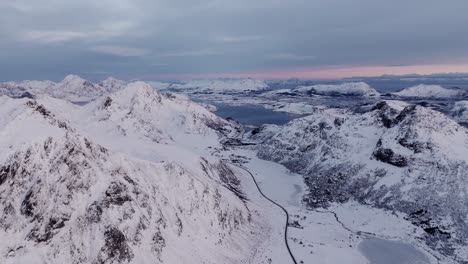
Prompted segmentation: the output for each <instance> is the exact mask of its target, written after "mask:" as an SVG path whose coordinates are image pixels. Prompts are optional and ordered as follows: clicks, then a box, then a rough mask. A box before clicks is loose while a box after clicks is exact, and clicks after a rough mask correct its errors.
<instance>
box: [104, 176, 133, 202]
mask: <svg viewBox="0 0 468 264" xmlns="http://www.w3.org/2000/svg"><path fill="white" fill-rule="evenodd" d="M131 200H132V198H131V197H130V196H129V195H128V193H127V187H126V186H125V185H124V184H122V183H120V182H112V183H111V184H110V185H109V187H108V188H107V190H106V197H105V198H104V203H105V205H106V206H109V205H111V204H114V205H122V204H124V203H125V202H129V201H131Z"/></svg>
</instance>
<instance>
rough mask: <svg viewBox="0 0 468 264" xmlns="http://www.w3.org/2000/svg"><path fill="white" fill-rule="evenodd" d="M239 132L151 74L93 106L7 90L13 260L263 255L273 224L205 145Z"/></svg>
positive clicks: (6, 165)
mask: <svg viewBox="0 0 468 264" xmlns="http://www.w3.org/2000/svg"><path fill="white" fill-rule="evenodd" d="M228 127H229V128H228ZM232 131H234V132H235V127H231V124H230V123H228V122H227V121H224V120H222V119H219V118H217V117H215V116H214V115H213V114H211V113H210V112H209V111H207V110H206V109H205V108H203V107H202V106H199V105H197V104H195V103H193V102H191V101H189V100H187V99H186V98H184V97H176V96H171V95H165V94H159V93H157V92H155V91H154V90H153V89H152V88H151V87H150V86H149V85H146V84H144V83H132V84H129V85H127V86H126V88H124V89H123V90H121V91H119V92H117V93H115V94H112V95H110V96H105V97H103V98H100V99H98V100H96V101H95V102H92V103H90V104H88V105H86V106H78V105H74V104H71V103H69V102H67V101H64V100H60V99H56V98H51V97H48V96H46V95H41V96H38V98H37V99H35V100H34V99H27V98H23V99H12V98H9V97H6V96H1V97H0V135H1V137H0V153H1V154H0V212H2V214H1V217H0V237H2V239H1V240H0V255H1V256H2V259H3V262H4V263H31V262H36V263H252V261H253V259H254V258H257V256H256V255H257V254H258V253H259V252H257V248H258V247H259V246H260V245H261V244H262V243H263V241H260V240H259V239H260V238H261V237H262V235H261V234H263V233H264V232H265V231H266V230H268V224H267V222H266V221H265V219H263V218H262V217H261V216H259V215H258V213H257V211H258V210H260V208H258V207H257V206H256V205H255V204H253V203H251V202H249V201H248V200H247V199H245V198H246V197H245V196H244V194H243V191H242V189H240V183H239V180H238V179H237V177H236V174H235V173H234V172H233V171H232V170H231V169H230V168H228V167H227V166H226V165H225V164H224V163H222V162H220V161H219V160H217V159H215V158H211V157H204V156H203V153H204V152H205V151H206V149H208V148H211V147H213V146H216V145H219V142H218V141H217V140H216V139H217V135H218V134H219V133H231V132H232ZM182 134H185V135H187V138H188V139H190V140H197V142H196V143H195V142H191V143H192V144H189V143H190V142H187V141H184V140H183V138H184V137H182ZM213 138H214V139H213ZM181 194H183V195H181ZM3 262H2V263H3Z"/></svg>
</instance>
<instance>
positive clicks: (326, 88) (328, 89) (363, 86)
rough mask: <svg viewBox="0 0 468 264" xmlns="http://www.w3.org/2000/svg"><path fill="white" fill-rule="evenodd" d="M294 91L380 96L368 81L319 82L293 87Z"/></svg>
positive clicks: (331, 94) (310, 93)
mask: <svg viewBox="0 0 468 264" xmlns="http://www.w3.org/2000/svg"><path fill="white" fill-rule="evenodd" d="M292 92H294V93H302V94H309V95H312V94H317V95H329V96H340V95H346V96H363V97H375V96H379V93H378V92H377V91H376V90H375V89H374V88H372V87H370V86H369V85H368V84H367V83H364V82H353V83H342V84H336V85H334V84H318V85H312V86H300V87H297V88H295V89H292Z"/></svg>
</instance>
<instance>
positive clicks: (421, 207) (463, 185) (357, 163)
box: [251, 101, 468, 262]
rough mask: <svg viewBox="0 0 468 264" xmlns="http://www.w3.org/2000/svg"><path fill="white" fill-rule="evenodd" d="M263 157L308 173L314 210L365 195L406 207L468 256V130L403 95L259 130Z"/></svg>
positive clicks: (453, 250) (363, 199) (451, 249)
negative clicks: (363, 106)
mask: <svg viewBox="0 0 468 264" xmlns="http://www.w3.org/2000/svg"><path fill="white" fill-rule="evenodd" d="M251 139H255V140H257V141H258V142H259V143H260V144H259V146H258V150H259V156H260V157H261V158H265V159H269V160H273V161H275V162H279V163H281V164H284V165H285V166H286V167H288V168H289V169H291V170H292V171H294V172H297V173H300V174H302V175H304V176H305V181H306V184H307V185H308V188H309V191H308V194H307V195H306V196H305V198H304V200H303V201H304V203H305V204H307V205H308V206H309V207H310V208H316V207H328V206H329V204H330V203H331V202H338V203H342V202H346V201H349V200H354V201H358V202H360V203H362V204H366V205H371V206H376V207H380V208H384V209H388V210H392V211H399V212H403V213H405V214H406V215H407V219H408V220H409V221H411V222H412V223H413V224H414V225H416V226H419V227H421V228H423V229H424V230H425V234H424V235H423V236H422V237H421V239H423V240H424V241H425V242H426V243H427V245H429V246H430V247H432V248H434V249H437V250H439V252H442V253H443V254H445V255H447V256H451V257H453V258H455V259H456V260H458V261H462V262H463V261H468V254H467V253H468V252H467V250H466V245H468V232H467V230H468V224H467V223H468V221H467V220H468V207H467V206H466V200H467V190H468V129H467V128H465V127H463V126H460V125H459V124H458V123H456V122H455V121H453V120H451V119H450V118H449V117H448V116H446V115H444V114H442V113H440V112H437V111H434V110H431V109H429V108H425V107H422V106H418V105H409V104H407V103H404V102H401V101H382V102H379V103H377V104H375V105H373V106H371V107H367V108H361V109H359V111H351V110H346V109H326V108H325V109H324V108H317V109H316V111H315V113H313V114H311V115H309V116H307V117H304V118H299V119H296V120H293V121H292V122H290V123H289V124H287V125H284V126H275V125H268V126H263V127H261V128H259V129H255V130H253V131H252V135H251Z"/></svg>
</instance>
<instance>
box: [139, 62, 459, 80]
mask: <svg viewBox="0 0 468 264" xmlns="http://www.w3.org/2000/svg"><path fill="white" fill-rule="evenodd" d="M450 72H464V73H468V63H467V64H436V65H407V66H344V65H343V66H322V67H303V68H291V69H274V70H268V71H253V72H250V73H247V72H244V73H243V72H240V73H209V74H150V75H145V76H143V78H146V79H151V78H156V79H210V78H256V79H288V78H299V79H340V78H348V77H358V76H359V77H373V76H381V75H384V74H389V75H405V74H433V73H450Z"/></svg>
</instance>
